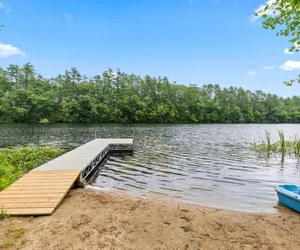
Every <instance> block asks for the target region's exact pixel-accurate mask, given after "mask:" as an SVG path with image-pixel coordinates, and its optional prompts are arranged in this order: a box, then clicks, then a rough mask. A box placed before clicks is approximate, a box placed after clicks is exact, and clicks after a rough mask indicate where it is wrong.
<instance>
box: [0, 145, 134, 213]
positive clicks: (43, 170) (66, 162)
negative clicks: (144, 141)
mask: <svg viewBox="0 0 300 250" xmlns="http://www.w3.org/2000/svg"><path fill="white" fill-rule="evenodd" d="M121 151H127V152H130V151H133V139H95V140H93V141H91V142H88V143H86V144H84V145H82V146H80V147H78V148H76V149H74V150H72V151H70V152H68V153H66V154H64V155H62V156H60V157H58V158H55V159H54V160H52V161H49V162H47V163H45V164H44V165H42V166H40V167H38V168H36V169H33V170H31V171H30V172H29V173H27V174H25V175H24V176H23V177H22V178H20V179H19V180H18V181H16V182H15V183H13V184H12V185H11V186H9V187H8V188H6V189H5V190H3V191H2V192H0V209H4V210H5V212H6V214H9V215H50V214H52V213H53V212H54V210H55V209H56V208H57V207H58V205H59V204H60V202H61V201H62V200H63V198H64V197H65V195H66V194H67V193H68V191H69V190H70V188H71V187H72V186H73V185H74V183H75V182H76V181H77V182H80V183H82V184H84V183H85V180H86V178H87V177H88V176H89V175H90V173H91V172H92V171H93V170H94V169H95V168H96V166H97V165H98V164H99V163H100V162H101V161H103V159H104V158H105V157H106V156H107V154H108V153H109V152H121Z"/></svg>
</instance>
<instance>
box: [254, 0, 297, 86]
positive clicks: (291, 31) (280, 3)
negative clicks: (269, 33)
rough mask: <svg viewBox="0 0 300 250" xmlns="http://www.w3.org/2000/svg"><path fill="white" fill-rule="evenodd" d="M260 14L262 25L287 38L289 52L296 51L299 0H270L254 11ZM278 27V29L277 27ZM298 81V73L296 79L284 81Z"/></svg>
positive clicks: (288, 83)
mask: <svg viewBox="0 0 300 250" xmlns="http://www.w3.org/2000/svg"><path fill="white" fill-rule="evenodd" d="M256 15H257V16H262V18H264V21H263V22H262V27H263V28H265V29H271V30H276V35H277V36H285V37H288V38H289V42H290V43H291V47H290V49H289V51H290V52H298V51H299V48H300V0H271V1H268V3H267V4H266V5H265V6H264V7H262V8H260V9H259V10H258V12H257V13H256ZM277 28H278V29H277ZM294 82H298V83H300V75H299V77H298V78H296V79H291V80H290V81H288V82H285V84H287V85H292V84H293V83H294Z"/></svg>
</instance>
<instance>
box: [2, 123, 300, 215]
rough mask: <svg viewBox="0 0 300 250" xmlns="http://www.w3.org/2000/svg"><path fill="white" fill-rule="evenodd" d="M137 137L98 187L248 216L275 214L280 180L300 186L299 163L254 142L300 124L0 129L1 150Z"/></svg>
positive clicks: (289, 133)
mask: <svg viewBox="0 0 300 250" xmlns="http://www.w3.org/2000/svg"><path fill="white" fill-rule="evenodd" d="M132 129H133V130H134V135H135V151H134V154H133V155H131V156H118V157H116V156H111V157H109V159H108V160H107V162H106V163H105V164H104V166H103V168H102V169H101V171H98V172H97V173H96V175H95V176H94V177H93V178H92V180H93V185H95V186H99V187H100V188H105V189H110V190H124V191H126V192H129V193H133V194H136V195H139V196H151V197H152V196H154V197H159V198H166V197H167V198H171V199H175V200H182V201H185V202H191V203H196V204H200V205H205V206H213V207H220V208H228V209H235V210H243V211H253V212H258V211H264V212H272V211H276V209H277V208H276V206H277V197H276V193H275V191H274V186H275V185H276V184H277V183H289V182H291V183H299V180H300V179H299V178H300V171H299V161H298V160H297V159H290V158H286V159H285V161H284V162H281V159H280V157H279V158H277V159H276V158H271V159H269V160H267V159H262V158H259V157H258V155H257V154H256V153H255V152H253V151H252V150H251V146H250V143H251V142H254V140H256V141H260V140H261V138H263V137H264V134H265V130H267V131H269V132H271V136H272V139H273V140H274V141H275V140H278V135H277V131H278V129H281V130H283V131H284V132H285V136H286V138H287V139H288V138H290V137H294V135H295V134H299V135H300V125H290V124H279V125H260V124H249V125H219V124H215V125H208V124H205V125H134V126H133V125H116V124H105V125H98V124H92V125H83V124H36V125H27V124H0V148H5V147H9V146H25V145H29V144H32V145H55V146H61V147H68V148H74V147H77V146H79V145H81V144H83V143H85V142H88V141H90V140H92V139H94V138H95V135H96V136H97V137H98V138H101V137H102V138H109V137H130V136H132Z"/></svg>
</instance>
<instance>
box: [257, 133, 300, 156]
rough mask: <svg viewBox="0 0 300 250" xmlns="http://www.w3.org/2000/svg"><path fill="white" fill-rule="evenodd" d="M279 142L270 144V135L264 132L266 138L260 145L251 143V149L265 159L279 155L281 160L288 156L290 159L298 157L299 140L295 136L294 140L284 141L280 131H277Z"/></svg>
mask: <svg viewBox="0 0 300 250" xmlns="http://www.w3.org/2000/svg"><path fill="white" fill-rule="evenodd" d="M278 136H279V141H277V142H275V143H271V134H270V132H267V131H266V138H265V140H262V142H261V143H253V144H251V145H252V149H253V150H254V151H255V152H257V153H260V154H263V155H265V156H267V157H270V155H281V157H282V160H283V159H284V157H285V156H286V154H288V155H289V156H292V157H300V139H299V138H298V137H297V136H296V135H295V138H294V140H291V141H289V140H286V139H285V136H284V133H283V131H282V130H278Z"/></svg>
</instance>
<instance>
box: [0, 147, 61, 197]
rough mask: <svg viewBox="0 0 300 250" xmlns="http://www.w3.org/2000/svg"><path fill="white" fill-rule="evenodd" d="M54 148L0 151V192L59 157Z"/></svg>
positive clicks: (59, 150)
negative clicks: (33, 170) (32, 170)
mask: <svg viewBox="0 0 300 250" xmlns="http://www.w3.org/2000/svg"><path fill="white" fill-rule="evenodd" d="M64 152H65V150H63V149H60V148H56V147H36V148H35V147H24V148H13V149H5V150H3V151H0V191H1V190H3V189H4V188H6V187H7V186H9V185H10V184H12V183H13V182H15V181H16V180H18V179H19V178H20V177H22V176H23V175H24V174H26V173H27V172H28V171H30V170H31V169H34V168H36V167H38V166H40V165H42V164H44V163H46V162H48V161H50V160H52V159H54V158H56V157H58V156H60V155H62V154H63V153H64Z"/></svg>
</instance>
